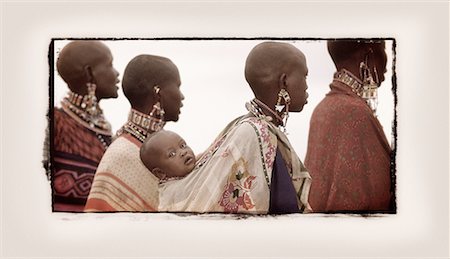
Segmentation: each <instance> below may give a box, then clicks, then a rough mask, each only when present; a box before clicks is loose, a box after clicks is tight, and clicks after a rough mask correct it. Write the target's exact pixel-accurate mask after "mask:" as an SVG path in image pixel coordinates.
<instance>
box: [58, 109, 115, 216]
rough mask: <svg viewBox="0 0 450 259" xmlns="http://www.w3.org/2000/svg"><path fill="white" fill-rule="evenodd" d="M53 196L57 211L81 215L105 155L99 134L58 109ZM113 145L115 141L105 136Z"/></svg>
mask: <svg viewBox="0 0 450 259" xmlns="http://www.w3.org/2000/svg"><path fill="white" fill-rule="evenodd" d="M53 139H54V142H53V144H54V152H53V156H52V159H53V171H52V193H53V210H54V211H74V212H81V211H83V209H84V204H85V203H86V199H87V196H88V195H89V191H90V189H91V185H92V180H93V178H94V174H95V170H96V169H97V165H98V163H99V162H100V159H101V158H102V156H103V153H104V152H105V149H104V146H103V144H102V143H101V142H100V140H99V139H98V138H97V136H96V134H95V133H94V132H93V131H91V130H89V129H87V128H85V127H83V126H82V125H81V124H79V123H78V122H76V121H75V120H74V119H73V118H72V117H70V116H69V115H67V114H66V113H65V112H64V111H63V110H61V109H58V108H55V109H54V134H53ZM103 139H104V140H105V141H106V142H107V143H110V141H111V138H110V137H108V136H103Z"/></svg>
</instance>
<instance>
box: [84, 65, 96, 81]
mask: <svg viewBox="0 0 450 259" xmlns="http://www.w3.org/2000/svg"><path fill="white" fill-rule="evenodd" d="M84 75H85V77H86V82H89V83H95V82H94V73H93V72H92V67H91V66H90V65H86V66H84Z"/></svg>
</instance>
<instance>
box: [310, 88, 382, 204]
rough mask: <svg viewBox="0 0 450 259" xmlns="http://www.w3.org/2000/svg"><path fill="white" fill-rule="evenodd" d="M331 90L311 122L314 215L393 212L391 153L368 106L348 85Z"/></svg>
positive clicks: (311, 197) (380, 128) (311, 201)
mask: <svg viewBox="0 0 450 259" xmlns="http://www.w3.org/2000/svg"><path fill="white" fill-rule="evenodd" d="M330 88H331V91H330V92H329V93H328V94H327V96H326V97H325V98H324V99H323V100H322V101H321V102H320V103H319V105H318V106H317V107H316V108H315V110H314V112H313V115H312V117H311V123H310V130H309V140H308V150H307V154H306V159H305V166H306V168H307V169H308V171H309V173H310V174H311V177H312V185H311V191H310V195H309V202H310V204H311V207H312V209H313V211H314V212H338V211H354V212H357V211H361V212H363V211H364V212H370V211H378V212H381V211H388V210H389V209H390V202H391V177H390V153H391V149H390V147H389V144H388V142H387V140H386V136H385V135H384V132H383V129H382V127H381V125H380V123H379V121H378V119H377V118H376V117H375V116H374V115H373V113H372V111H371V109H370V108H369V106H368V105H367V104H366V103H365V101H364V100H363V99H362V98H360V97H359V96H358V95H356V94H355V93H353V92H352V91H351V89H350V88H349V87H348V86H346V85H345V84H343V83H341V82H338V81H334V82H333V83H332V84H331V85H330Z"/></svg>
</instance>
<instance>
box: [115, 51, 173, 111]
mask: <svg viewBox="0 0 450 259" xmlns="http://www.w3.org/2000/svg"><path fill="white" fill-rule="evenodd" d="M176 80H178V81H179V74H178V69H177V67H176V66H175V64H173V63H172V61H171V60H170V59H168V58H165V57H160V56H153V55H139V56H136V57H135V58H133V59H132V60H131V61H130V62H129V63H128V65H127V67H126V68H125V72H124V75H123V79H122V88H123V92H124V94H125V96H126V97H127V99H128V100H129V101H130V104H131V106H132V107H133V108H135V109H137V110H142V109H143V108H141V107H144V106H148V103H149V101H150V102H153V101H154V100H153V94H154V86H156V85H158V86H160V87H161V90H162V88H163V87H164V86H165V85H166V83H167V82H168V81H176ZM143 112H144V111H143Z"/></svg>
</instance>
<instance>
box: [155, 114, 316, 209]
mask: <svg viewBox="0 0 450 259" xmlns="http://www.w3.org/2000/svg"><path fill="white" fill-rule="evenodd" d="M277 147H278V148H280V149H282V153H284V154H286V156H288V159H284V160H285V161H286V160H288V161H287V162H286V164H287V165H288V167H289V168H291V169H292V170H290V175H291V178H292V181H293V184H294V187H295V189H296V192H297V196H298V204H299V208H300V207H306V208H310V207H309V204H308V193H309V186H310V184H311V178H310V176H309V174H308V172H307V171H306V169H305V168H304V166H303V165H302V163H301V161H300V159H299V158H298V156H297V155H296V154H295V151H294V150H293V148H292V146H291V145H290V143H289V141H288V140H287V138H286V136H285V135H284V133H282V132H281V131H279V130H278V129H277V128H276V127H274V126H272V124H271V123H268V122H266V121H264V120H261V119H258V118H255V117H245V116H243V117H240V118H237V119H236V120H234V121H233V122H231V123H230V124H229V125H228V126H227V127H226V128H225V130H224V131H223V132H222V133H221V134H220V135H219V137H218V138H217V139H216V141H214V143H213V144H212V145H211V146H210V147H209V148H208V149H207V150H206V152H205V153H204V154H203V156H202V157H201V158H200V159H199V160H198V161H197V164H196V167H195V168H194V170H193V171H192V172H191V173H190V174H189V175H187V176H186V177H185V178H183V179H180V180H174V181H169V182H166V183H163V184H160V186H159V209H158V210H159V211H165V212H198V213H203V212H225V213H250V214H265V213H267V212H268V209H269V200H270V179H271V174H272V168H273V164H274V160H275V155H276V150H277ZM283 157H284V156H283Z"/></svg>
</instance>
